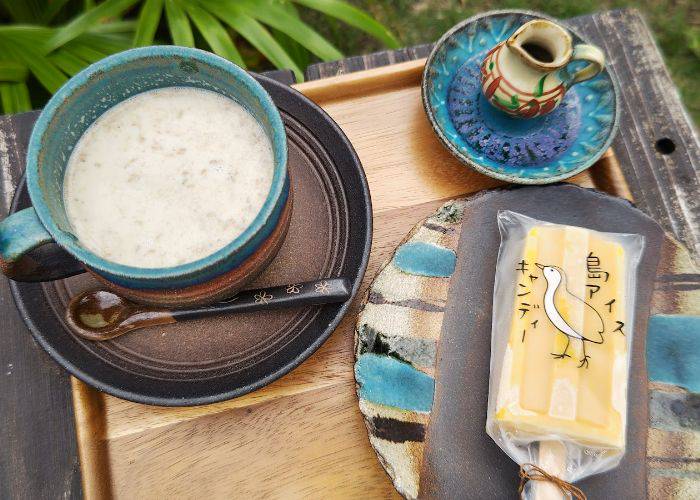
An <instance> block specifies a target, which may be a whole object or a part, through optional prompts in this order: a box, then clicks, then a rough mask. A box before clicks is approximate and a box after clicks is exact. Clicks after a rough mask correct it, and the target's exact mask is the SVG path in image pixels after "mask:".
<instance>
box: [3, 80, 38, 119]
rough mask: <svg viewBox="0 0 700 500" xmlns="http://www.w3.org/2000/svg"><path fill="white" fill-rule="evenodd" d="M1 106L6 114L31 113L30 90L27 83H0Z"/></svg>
mask: <svg viewBox="0 0 700 500" xmlns="http://www.w3.org/2000/svg"><path fill="white" fill-rule="evenodd" d="M0 104H2V110H3V112H4V113H7V114H12V113H21V112H23V111H30V110H31V109H32V103H31V101H30V100H29V89H28V88H27V84H26V83H10V82H4V83H0Z"/></svg>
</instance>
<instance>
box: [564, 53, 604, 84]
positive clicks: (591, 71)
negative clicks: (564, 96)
mask: <svg viewBox="0 0 700 500" xmlns="http://www.w3.org/2000/svg"><path fill="white" fill-rule="evenodd" d="M572 61H588V63H589V64H587V65H586V67H585V68H582V69H580V70H578V71H577V72H576V73H574V75H573V77H572V78H571V81H570V82H569V86H571V85H575V84H577V83H579V82H583V81H585V80H590V79H591V78H593V77H594V76H596V75H597V74H598V73H600V72H601V71H603V68H604V67H605V54H603V51H602V50H600V49H599V48H598V47H595V46H593V45H585V44H580V45H576V46H575V47H574V53H573V55H572V56H571V60H570V61H569V63H571V62H572Z"/></svg>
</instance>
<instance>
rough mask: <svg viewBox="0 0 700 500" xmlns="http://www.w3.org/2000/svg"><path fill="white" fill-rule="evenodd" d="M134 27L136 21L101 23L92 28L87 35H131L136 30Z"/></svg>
mask: <svg viewBox="0 0 700 500" xmlns="http://www.w3.org/2000/svg"><path fill="white" fill-rule="evenodd" d="M136 25H137V23H136V21H113V22H111V23H102V24H98V25H97V26H93V27H92V28H90V30H89V31H88V33H102V34H117V35H118V34H128V35H131V34H132V33H133V32H134V30H135V29H136Z"/></svg>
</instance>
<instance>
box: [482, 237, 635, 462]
mask: <svg viewBox="0 0 700 500" xmlns="http://www.w3.org/2000/svg"><path fill="white" fill-rule="evenodd" d="M625 266H626V262H625V254H624V249H623V248H622V246H621V245H620V244H619V243H617V242H615V241H611V240H610V239H609V237H607V236H606V235H605V234H603V233H598V232H595V231H590V230H587V229H583V228H579V227H573V226H550V225H541V226H536V227H534V228H532V229H531V230H530V231H529V233H528V235H527V238H526V242H525V246H524V250H523V256H522V261H521V262H519V263H517V266H516V268H514V272H516V273H517V283H516V287H515V288H516V290H515V300H514V302H513V316H512V321H511V329H510V334H509V339H508V345H507V347H506V350H505V357H504V360H503V364H502V372H501V379H500V384H499V388H498V397H497V403H496V415H495V422H496V425H498V426H501V427H502V428H504V429H505V430H507V431H509V432H511V433H512V434H513V436H514V438H515V439H531V440H542V439H552V436H561V437H562V438H564V439H568V440H572V441H576V442H578V443H580V444H582V445H585V446H598V447H603V448H623V447H624V443H625V421H626V392H627V391H626V387H627V338H626V337H625V334H626V328H625V326H624V322H625V309H624V305H625V293H626V290H625V285H626V280H627V278H626V267H625Z"/></svg>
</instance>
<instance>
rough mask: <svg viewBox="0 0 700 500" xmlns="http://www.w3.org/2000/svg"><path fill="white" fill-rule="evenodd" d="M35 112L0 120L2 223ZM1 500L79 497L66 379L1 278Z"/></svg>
mask: <svg viewBox="0 0 700 500" xmlns="http://www.w3.org/2000/svg"><path fill="white" fill-rule="evenodd" d="M37 115H38V113H37V112H31V113H23V114H20V115H15V116H11V117H0V217H2V218H4V217H5V216H6V215H7V212H8V210H9V208H10V203H11V202H12V195H13V194H14V188H15V187H16V185H17V183H18V182H19V180H20V178H21V176H22V171H23V170H24V160H25V156H26V145H27V142H28V141H29V133H30V132H31V128H32V124H33V123H34V120H36V116H37ZM0 325H1V326H0V422H2V425H1V426H0V443H2V453H0V498H13V499H24V498H26V499H34V498H65V499H68V498H81V496H82V495H81V486H80V468H79V464H78V456H77V447H76V443H75V438H74V435H75V426H74V422H73V410H72V406H71V392H70V379H69V377H68V376H67V375H66V374H65V373H64V372H63V370H61V368H60V367H59V366H58V365H56V364H55V363H54V362H53V361H52V360H51V359H50V358H49V356H48V355H47V354H46V353H44V352H43V351H42V350H41V349H40V348H39V347H38V346H37V345H36V344H35V343H34V340H33V339H32V336H31V334H30V333H29V330H28V329H27V327H26V326H25V325H24V323H23V322H22V319H21V318H20V315H19V312H18V311H17V309H16V308H15V304H14V301H13V300H12V296H11V295H10V287H9V283H8V281H7V280H6V279H5V278H2V279H0Z"/></svg>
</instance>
